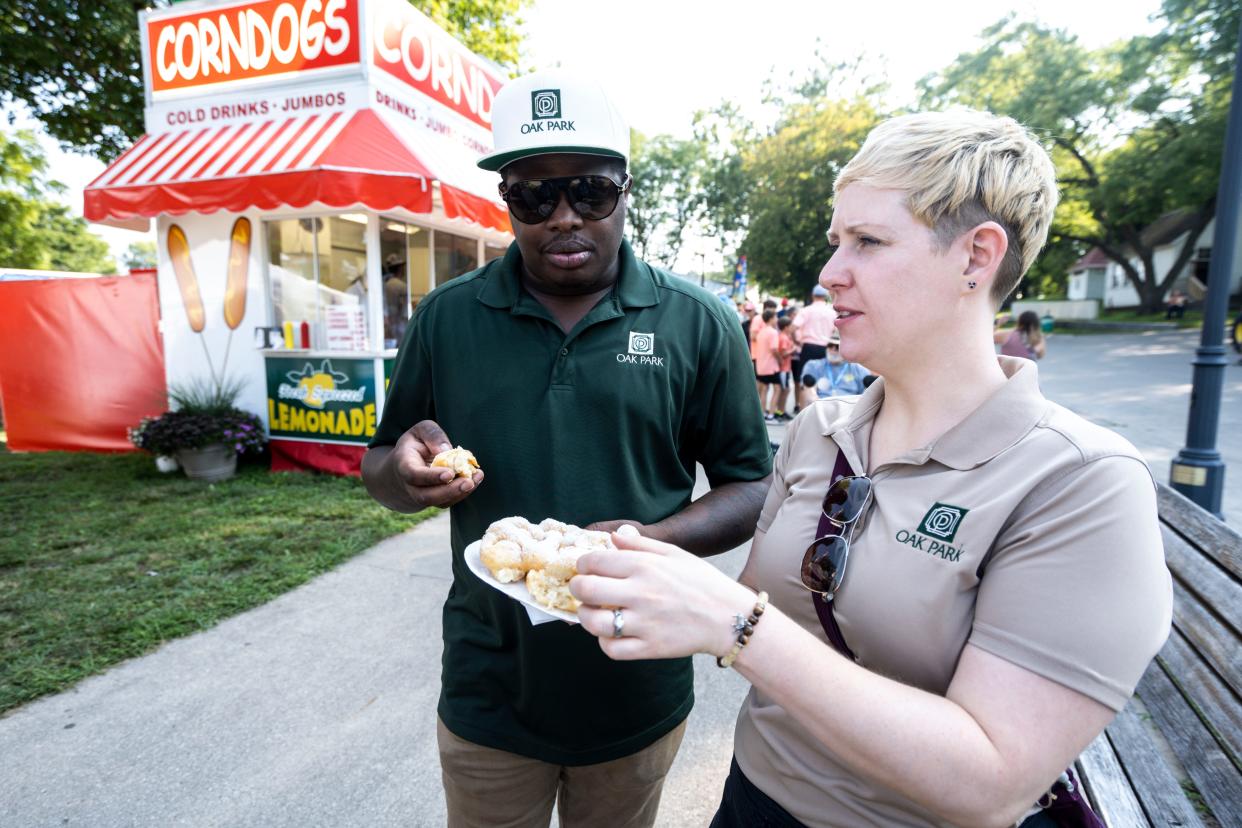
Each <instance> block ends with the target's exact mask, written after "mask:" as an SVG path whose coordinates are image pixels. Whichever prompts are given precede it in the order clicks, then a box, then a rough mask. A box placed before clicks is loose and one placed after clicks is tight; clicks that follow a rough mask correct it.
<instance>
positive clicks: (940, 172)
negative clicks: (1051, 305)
mask: <svg viewBox="0 0 1242 828" xmlns="http://www.w3.org/2000/svg"><path fill="white" fill-rule="evenodd" d="M855 183H857V184H865V185H867V186H870V187H877V188H882V189H895V190H904V191H905V192H906V193H907V201H906V206H907V207H908V208H909V210H910V212H911V213H912V214H914V216H915V218H917V219H918V220H919V221H921V222H923V223H924V224H926V225H927V226H928V227H930V228H931V229H932V232H933V233H934V234H935V236H936V238H937V241H938V243H939V245H940V247H941V248H942V249H943V248H945V247H948V246H949V245H950V244H951V243H952V242H953V240H954V239H956V238H957V237H958V236H960V235H961V234H962V233H964V232H965V231H967V230H969V229H971V228H972V227H976V226H978V225H979V224H982V223H983V222H985V221H995V222H996V223H998V224H999V225H1000V226H1001V227H1003V228H1005V234H1006V235H1007V236H1008V237H1009V249H1008V251H1007V252H1006V253H1005V258H1004V260H1003V261H1002V262H1001V266H1000V268H998V269H997V271H996V279H995V281H994V282H993V284H992V299H993V301H995V302H996V304H997V305H999V304H1000V303H1001V301H1002V300H1004V298H1005V297H1006V296H1008V295H1009V294H1010V292H1012V291H1013V289H1014V288H1015V287H1017V285H1018V280H1019V279H1021V278H1022V274H1024V273H1026V271H1027V270H1028V269H1029V268H1030V266H1031V264H1032V263H1034V261H1035V257H1036V255H1038V253H1039V251H1040V248H1042V247H1043V246H1044V242H1045V241H1046V240H1047V238H1048V228H1049V226H1050V225H1051V224H1052V214H1053V212H1054V211H1055V210H1056V206H1057V176H1056V170H1055V169H1054V168H1053V166H1052V159H1051V158H1049V157H1048V153H1047V152H1046V151H1045V150H1044V148H1043V147H1041V146H1040V145H1039V143H1038V142H1037V141H1036V140H1035V139H1034V137H1032V136H1031V134H1030V133H1029V132H1028V131H1027V130H1026V128H1025V127H1023V126H1022V125H1021V124H1019V123H1018V122H1017V121H1015V120H1014V119H1012V118H1006V117H1001V116H998V115H993V114H991V113H990V112H977V111H973V110H956V111H952V112H924V113H918V114H914V115H902V116H899V117H896V118H890V119H889V120H887V121H884V122H883V123H881V124H880V125H879V126H877V127H876V128H875V129H873V130H871V134H869V135H868V136H867V140H866V141H865V142H864V143H863V146H862V149H860V150H859V151H858V154H857V155H855V156H854V157H853V158H852V159H850V162H849V163H848V164H846V165H845V168H844V169H843V170H841V174H840V175H838V176H837V180H836V183H835V184H834V185H833V189H834V191H836V192H840V191H841V190H843V189H845V187H847V186H848V185H850V184H855Z"/></svg>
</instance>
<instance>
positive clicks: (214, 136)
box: [84, 109, 510, 232]
mask: <svg viewBox="0 0 1242 828" xmlns="http://www.w3.org/2000/svg"><path fill="white" fill-rule="evenodd" d="M433 181H439V187H440V194H441V200H442V201H443V204H444V211H445V215H446V216H447V217H448V218H464V219H468V220H470V221H474V222H475V223H478V224H481V225H483V226H485V227H491V228H494V229H497V230H503V231H506V232H508V231H509V230H510V225H509V217H508V214H507V212H506V211H505V210H504V209H503V208H502V207H501V206H500V205H499V204H498V203H496V202H494V201H492V200H490V199H488V198H484V197H482V196H480V195H477V194H475V193H471V192H467V191H466V190H464V189H460V188H457V187H454V186H453V185H452V184H450V183H449V182H446V181H443V180H440V179H438V178H437V176H436V175H435V174H434V173H433V171H432V170H430V169H429V168H428V167H427V165H426V164H424V163H423V161H421V160H420V159H419V158H418V156H416V155H415V154H414V152H412V151H411V149H410V148H409V147H408V146H407V145H406V143H405V142H404V141H403V140H402V139H401V138H400V137H399V136H398V135H397V134H396V132H395V131H394V130H393V129H392V128H391V127H390V126H389V125H388V124H387V123H386V122H385V121H384V120H383V119H382V118H380V117H379V116H378V115H377V114H376V113H375V112H374V111H372V110H370V109H362V110H359V111H357V112H354V113H346V112H332V113H316V114H311V115H299V116H294V117H290V118H273V119H271V120H268V121H255V122H249V123H241V124H231V125H227V126H212V127H205V128H203V129H197V130H194V129H191V130H185V131H183V132H165V133H161V134H158V135H144V136H143V137H142V138H140V139H139V140H138V142H137V143H135V144H134V146H133V147H131V148H130V149H129V150H128V151H127V152H126V153H125V154H124V155H122V156H121V157H120V158H118V159H117V160H116V161H115V162H113V163H112V165H111V166H109V167H108V169H106V170H104V172H103V173H102V174H101V175H100V176H99V177H98V178H96V179H95V180H94V181H93V182H91V183H90V184H89V185H88V186H87V187H86V190H85V192H84V197H85V202H86V204H85V210H84V212H85V215H86V218H87V219H88V220H90V221H109V220H111V221H125V220H128V219H133V218H135V217H147V218H149V217H154V216H158V215H160V214H161V213H168V214H170V215H181V214H183V213H189V212H195V213H214V212H216V211H217V210H225V211H228V212H233V213H240V212H243V211H245V210H249V209H260V210H277V209H287V208H303V207H307V206H309V205H312V204H320V205H323V206H327V207H333V208H347V207H356V206H362V207H367V208H370V209H372V210H376V211H384V210H394V209H398V208H400V209H404V210H407V211H409V212H411V213H429V212H431V210H432V204H433V198H432V189H431V184H432V182H433Z"/></svg>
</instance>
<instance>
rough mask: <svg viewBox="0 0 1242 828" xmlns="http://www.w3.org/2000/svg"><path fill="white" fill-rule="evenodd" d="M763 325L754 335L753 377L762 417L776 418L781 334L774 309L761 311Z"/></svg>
mask: <svg viewBox="0 0 1242 828" xmlns="http://www.w3.org/2000/svg"><path fill="white" fill-rule="evenodd" d="M762 319H763V325H762V327H760V328H759V332H758V334H756V336H755V379H756V380H757V381H758V382H759V389H760V390H759V401H760V402H761V403H762V404H763V417H764V419H765V420H768V421H769V422H771V421H774V420H775V419H776V403H777V401H778V399H779V397H780V389H781V335H780V332H779V331H778V330H777V328H776V311H775V310H773V309H772V308H768V309H766V310H765V311H764V312H763V316H762Z"/></svg>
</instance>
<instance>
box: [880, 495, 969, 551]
mask: <svg viewBox="0 0 1242 828" xmlns="http://www.w3.org/2000/svg"><path fill="white" fill-rule="evenodd" d="M969 511H970V510H969V509H965V508H963V507H961V506H953V505H952V504H949V503H939V502H938V503H935V504H933V505H932V507H931V508H930V509H928V510H927V514H925V515H923V520H922V522H921V523H919V528H918V529H917V530H915V531H912V532H911V531H907V530H905V529H901V530H899V531H898V532H897V535H896V539H897V542H898V543H904V544H906V545H907V546H909V547H910V548H912V549H918V550H920V551H922V552H926V553H927V554H928V555H935V556H936V557H938V558H943V559H944V560H946V561H954V562H957V561H959V560H961V557H962V548H961V546H953V545H952V541H953V539H954V538H955V537H957V530H958V529H959V528H960V527H961V525H962V519H963V518H964V517H966V513H967V512H969Z"/></svg>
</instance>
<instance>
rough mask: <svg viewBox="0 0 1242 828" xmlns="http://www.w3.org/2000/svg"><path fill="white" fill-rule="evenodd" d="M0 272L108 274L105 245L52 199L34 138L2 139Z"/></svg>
mask: <svg viewBox="0 0 1242 828" xmlns="http://www.w3.org/2000/svg"><path fill="white" fill-rule="evenodd" d="M0 163H2V164H3V166H2V167H0V267H17V268H36V269H40V270H75V271H83V272H88V273H111V272H113V271H114V270H116V265H115V264H114V263H113V261H112V256H111V255H110V254H109V252H108V245H107V243H106V242H105V241H104V240H103V239H101V238H99V237H98V236H96V235H95V234H94V233H92V232H90V230H88V229H87V227H86V221H85V220H84V219H82V218H79V217H75V216H73V215H71V214H70V212H69V208H68V207H66V206H65V205H64V204H61V203H59V202H57V201H55V200H53V199H54V196H56V195H58V194H59V193H60V192H61V191H62V189H63V188H62V187H61V185H60V184H58V183H57V182H55V181H51V180H49V179H48V178H47V159H46V158H45V157H44V156H43V153H42V151H41V150H40V149H39V144H38V142H37V141H36V139H35V136H34V133H32V132H30V131H29V130H20V131H18V132H16V133H15V134H13V135H12V136H11V137H10V136H6V135H0Z"/></svg>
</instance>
